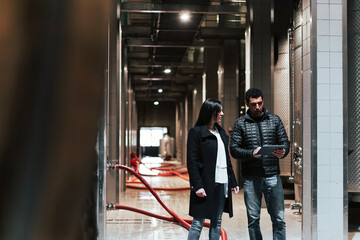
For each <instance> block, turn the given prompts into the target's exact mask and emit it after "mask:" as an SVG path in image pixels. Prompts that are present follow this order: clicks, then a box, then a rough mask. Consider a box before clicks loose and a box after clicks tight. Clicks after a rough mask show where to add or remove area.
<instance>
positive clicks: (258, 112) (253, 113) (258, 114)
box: [251, 110, 262, 118]
mask: <svg viewBox="0 0 360 240" xmlns="http://www.w3.org/2000/svg"><path fill="white" fill-rule="evenodd" d="M261 115H262V111H261V110H259V111H253V112H251V116H252V117H255V118H258V117H261Z"/></svg>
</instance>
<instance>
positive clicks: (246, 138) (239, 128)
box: [230, 108, 290, 176]
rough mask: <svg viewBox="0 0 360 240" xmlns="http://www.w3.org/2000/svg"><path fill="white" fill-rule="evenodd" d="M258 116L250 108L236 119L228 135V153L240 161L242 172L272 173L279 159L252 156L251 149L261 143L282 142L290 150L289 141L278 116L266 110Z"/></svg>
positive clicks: (272, 143)
mask: <svg viewBox="0 0 360 240" xmlns="http://www.w3.org/2000/svg"><path fill="white" fill-rule="evenodd" d="M263 111H264V114H263V115H262V117H261V118H260V119H259V120H257V121H256V120H255V119H253V118H251V116H250V115H249V112H248V113H246V114H245V116H242V117H240V118H239V119H237V120H236V122H235V124H234V127H233V129H232V133H231V138H230V153H231V155H232V156H233V157H234V158H236V159H239V160H241V161H242V167H241V171H242V175H243V176H273V175H276V174H280V167H279V159H278V158H277V157H276V156H274V155H264V156H261V157H260V158H254V157H253V151H254V150H255V149H256V148H257V147H261V146H264V145H280V144H283V145H285V151H286V152H285V155H284V157H286V155H287V154H288V153H289V148H290V142H289V139H288V136H287V134H286V131H285V128H284V125H283V123H282V121H281V119H280V117H279V116H277V115H275V114H272V113H269V112H268V111H267V110H266V109H265V108H263Z"/></svg>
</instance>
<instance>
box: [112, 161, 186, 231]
mask: <svg viewBox="0 0 360 240" xmlns="http://www.w3.org/2000/svg"><path fill="white" fill-rule="evenodd" d="M116 168H117V169H123V170H126V171H128V172H130V173H132V174H133V175H135V176H136V177H137V178H138V179H139V180H140V181H141V182H142V183H143V184H144V185H145V186H146V187H147V189H148V190H149V191H150V192H151V193H152V195H153V196H154V197H155V198H156V200H157V201H158V202H159V203H160V205H161V206H162V207H163V208H164V209H165V210H166V211H167V212H168V213H169V214H170V215H172V216H173V217H174V218H175V219H176V221H177V222H178V223H180V225H182V226H183V227H186V228H187V229H189V228H190V225H189V224H188V223H187V222H185V221H184V220H183V219H181V218H180V217H179V216H178V215H176V214H175V213H174V212H173V211H171V210H170V209H169V208H168V207H167V206H166V205H165V203H164V202H163V201H161V199H160V197H159V195H157V193H156V192H155V191H154V189H153V188H152V187H151V186H150V184H148V183H147V182H146V180H145V179H144V178H143V177H142V176H141V175H140V174H138V173H137V172H135V171H134V170H132V169H131V168H129V167H126V166H123V165H116Z"/></svg>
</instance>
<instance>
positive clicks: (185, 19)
mask: <svg viewBox="0 0 360 240" xmlns="http://www.w3.org/2000/svg"><path fill="white" fill-rule="evenodd" d="M179 15H180V16H179V17H180V20H181V21H182V22H188V21H189V20H190V12H189V11H181V12H180V13H179Z"/></svg>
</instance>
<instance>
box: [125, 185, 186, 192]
mask: <svg viewBox="0 0 360 240" xmlns="http://www.w3.org/2000/svg"><path fill="white" fill-rule="evenodd" d="M126 186H127V187H130V188H136V189H146V187H144V186H138V185H132V184H126ZM153 189H154V190H169V191H172V190H189V189H190V187H178V188H165V187H154V188H153Z"/></svg>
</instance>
